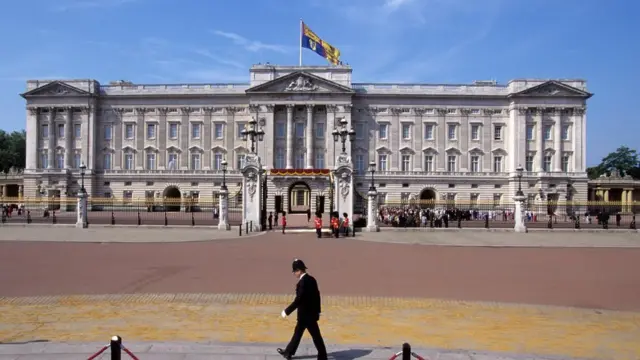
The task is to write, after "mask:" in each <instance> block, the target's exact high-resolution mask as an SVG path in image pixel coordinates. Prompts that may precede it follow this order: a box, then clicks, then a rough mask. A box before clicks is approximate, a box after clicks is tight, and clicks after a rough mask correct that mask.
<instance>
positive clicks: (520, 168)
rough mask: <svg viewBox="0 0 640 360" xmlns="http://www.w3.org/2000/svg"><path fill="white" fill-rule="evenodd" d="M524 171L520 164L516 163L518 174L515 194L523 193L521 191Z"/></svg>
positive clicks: (520, 194)
mask: <svg viewBox="0 0 640 360" xmlns="http://www.w3.org/2000/svg"><path fill="white" fill-rule="evenodd" d="M523 171H524V169H523V168H522V165H518V167H517V168H516V174H517V175H518V191H516V196H524V193H523V192H522V172H523Z"/></svg>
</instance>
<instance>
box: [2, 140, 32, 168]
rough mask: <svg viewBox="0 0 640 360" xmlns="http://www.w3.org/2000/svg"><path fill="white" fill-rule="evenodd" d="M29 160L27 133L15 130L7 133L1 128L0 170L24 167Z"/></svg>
mask: <svg viewBox="0 0 640 360" xmlns="http://www.w3.org/2000/svg"><path fill="white" fill-rule="evenodd" d="M26 161H27V133H26V132H25V131H24V130H22V131H14V132H12V133H10V134H9V133H7V132H6V131H4V130H0V171H4V172H8V171H9V169H11V168H12V167H13V168H16V169H24V166H25V163H26Z"/></svg>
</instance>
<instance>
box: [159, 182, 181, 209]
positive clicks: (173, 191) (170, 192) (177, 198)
mask: <svg viewBox="0 0 640 360" xmlns="http://www.w3.org/2000/svg"><path fill="white" fill-rule="evenodd" d="M162 196H163V198H164V204H163V205H164V209H165V211H180V205H181V197H182V194H181V193H180V189H178V188H177V187H175V186H167V188H166V189H164V192H163V193H162Z"/></svg>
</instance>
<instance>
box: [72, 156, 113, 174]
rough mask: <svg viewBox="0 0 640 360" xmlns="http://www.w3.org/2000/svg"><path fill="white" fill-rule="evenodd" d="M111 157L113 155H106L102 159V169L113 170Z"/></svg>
mask: <svg viewBox="0 0 640 360" xmlns="http://www.w3.org/2000/svg"><path fill="white" fill-rule="evenodd" d="M111 157H112V156H111V154H104V157H103V158H102V168H103V169H104V170H111ZM78 167H80V166H78Z"/></svg>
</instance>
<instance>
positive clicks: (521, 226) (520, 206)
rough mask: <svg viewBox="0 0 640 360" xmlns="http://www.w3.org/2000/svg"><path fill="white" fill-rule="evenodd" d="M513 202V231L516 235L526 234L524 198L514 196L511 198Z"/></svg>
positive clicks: (522, 196)
mask: <svg viewBox="0 0 640 360" xmlns="http://www.w3.org/2000/svg"><path fill="white" fill-rule="evenodd" d="M513 200H514V201H515V204H516V210H515V213H514V214H513V215H514V220H515V224H514V226H513V230H514V231H515V232H517V233H526V232H527V226H526V225H525V223H524V218H525V216H524V201H525V200H526V197H525V196H524V195H516V196H514V197H513Z"/></svg>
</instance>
